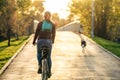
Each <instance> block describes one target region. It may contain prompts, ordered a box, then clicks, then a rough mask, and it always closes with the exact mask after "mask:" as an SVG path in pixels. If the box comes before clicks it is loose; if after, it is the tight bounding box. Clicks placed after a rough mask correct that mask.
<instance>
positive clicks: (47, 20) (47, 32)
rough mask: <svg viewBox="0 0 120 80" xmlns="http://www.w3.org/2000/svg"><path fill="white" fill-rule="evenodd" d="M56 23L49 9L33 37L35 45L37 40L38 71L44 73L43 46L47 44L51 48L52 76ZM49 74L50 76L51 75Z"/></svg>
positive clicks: (49, 62)
mask: <svg viewBox="0 0 120 80" xmlns="http://www.w3.org/2000/svg"><path fill="white" fill-rule="evenodd" d="M55 33H56V30H55V24H54V23H53V22H52V21H51V13H50V12H49V11H46V12H45V14H44V20H42V21H41V22H39V23H38V25H37V28H36V32H35V36H34V39H33V45H35V42H36V40H37V59H38V65H39V69H38V73H39V74H40V73H42V70H41V67H42V62H41V57H42V54H41V51H40V49H41V47H42V46H44V45H46V46H48V47H49V48H50V51H49V54H48V56H49V57H48V66H49V72H50V76H51V65H52V60H51V51H52V43H54V39H55ZM50 76H49V77H50Z"/></svg>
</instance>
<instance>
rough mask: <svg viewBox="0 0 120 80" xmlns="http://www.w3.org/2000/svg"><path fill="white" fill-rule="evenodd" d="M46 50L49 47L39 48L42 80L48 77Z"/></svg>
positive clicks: (46, 79)
mask: <svg viewBox="0 0 120 80" xmlns="http://www.w3.org/2000/svg"><path fill="white" fill-rule="evenodd" d="M48 51H49V47H47V46H42V48H41V52H42V58H41V60H42V74H41V76H42V80H48V78H49V75H50V73H49V67H48V61H47V60H48Z"/></svg>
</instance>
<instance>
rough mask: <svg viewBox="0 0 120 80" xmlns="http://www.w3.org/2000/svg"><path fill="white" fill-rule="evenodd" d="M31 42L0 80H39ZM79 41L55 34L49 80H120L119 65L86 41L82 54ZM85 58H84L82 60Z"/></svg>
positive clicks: (111, 57)
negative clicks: (84, 52)
mask: <svg viewBox="0 0 120 80" xmlns="http://www.w3.org/2000/svg"><path fill="white" fill-rule="evenodd" d="M31 43H32V40H31V41H30V42H29V43H28V44H27V45H26V46H25V48H24V49H23V50H22V52H20V54H19V55H18V56H17V57H16V58H15V59H14V61H13V62H12V63H11V65H10V66H9V67H8V69H7V70H6V71H5V72H4V74H3V75H2V76H1V77H0V80H40V77H41V76H40V75H39V74H37V73H36V72H37V68H38V66H37V60H36V46H32V44H31ZM81 50H82V49H81V46H80V37H79V36H78V35H76V34H74V33H73V32H66V31H64V32H57V36H56V40H55V44H54V47H53V51H52V60H53V63H52V77H51V78H50V79H49V80H120V61H119V60H118V59H116V58H114V57H113V56H111V55H110V54H109V53H107V52H105V51H104V50H102V49H100V48H99V47H97V46H96V45H95V44H94V43H91V42H90V41H88V40H87V47H86V54H83V53H82V51H81ZM85 55H86V56H85Z"/></svg>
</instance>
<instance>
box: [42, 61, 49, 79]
mask: <svg viewBox="0 0 120 80" xmlns="http://www.w3.org/2000/svg"><path fill="white" fill-rule="evenodd" d="M47 66H48V65H47V60H46V59H44V60H43V61H42V80H48V71H47V69H48V68H47Z"/></svg>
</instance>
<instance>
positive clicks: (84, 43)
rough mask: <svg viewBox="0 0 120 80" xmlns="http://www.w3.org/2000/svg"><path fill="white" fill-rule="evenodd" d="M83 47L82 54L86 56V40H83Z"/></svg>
mask: <svg viewBox="0 0 120 80" xmlns="http://www.w3.org/2000/svg"><path fill="white" fill-rule="evenodd" d="M81 47H82V48H83V49H82V53H84V54H85V47H86V41H85V40H81Z"/></svg>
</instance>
